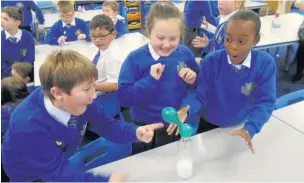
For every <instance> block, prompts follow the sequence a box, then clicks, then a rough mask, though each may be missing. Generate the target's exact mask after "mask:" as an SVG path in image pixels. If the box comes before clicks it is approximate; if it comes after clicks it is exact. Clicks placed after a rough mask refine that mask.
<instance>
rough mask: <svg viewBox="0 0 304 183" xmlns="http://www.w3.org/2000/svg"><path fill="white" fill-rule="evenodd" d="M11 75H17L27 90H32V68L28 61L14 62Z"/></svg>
mask: <svg viewBox="0 0 304 183" xmlns="http://www.w3.org/2000/svg"><path fill="white" fill-rule="evenodd" d="M12 76H14V77H19V78H20V79H21V80H23V82H24V83H25V84H26V86H27V89H28V92H29V93H32V91H33V90H34V88H35V87H34V82H33V81H34V68H33V65H31V64H28V63H14V64H13V65H12Z"/></svg>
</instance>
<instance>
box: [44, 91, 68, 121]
mask: <svg viewBox="0 0 304 183" xmlns="http://www.w3.org/2000/svg"><path fill="white" fill-rule="evenodd" d="M44 106H45V108H46V110H47V112H48V113H49V114H50V115H51V116H52V117H53V118H55V119H56V120H57V121H58V122H60V123H62V124H63V125H65V126H68V121H69V120H70V118H71V114H70V113H68V112H66V111H64V110H62V109H59V108H57V107H55V106H54V105H53V103H52V102H51V100H50V99H49V98H48V97H44Z"/></svg>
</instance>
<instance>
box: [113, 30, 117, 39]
mask: <svg viewBox="0 0 304 183" xmlns="http://www.w3.org/2000/svg"><path fill="white" fill-rule="evenodd" d="M112 34H113V37H114V39H116V36H117V32H116V31H113V33H112Z"/></svg>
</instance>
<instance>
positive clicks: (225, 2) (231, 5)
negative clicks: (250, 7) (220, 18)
mask: <svg viewBox="0 0 304 183" xmlns="http://www.w3.org/2000/svg"><path fill="white" fill-rule="evenodd" d="M240 4H241V1H231V0H219V1H218V10H219V13H220V15H229V14H230V13H232V12H234V11H236V10H238V9H239V7H240Z"/></svg>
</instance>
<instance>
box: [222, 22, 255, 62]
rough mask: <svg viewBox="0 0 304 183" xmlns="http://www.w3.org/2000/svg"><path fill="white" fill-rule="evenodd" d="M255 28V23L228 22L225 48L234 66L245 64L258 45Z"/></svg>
mask: <svg viewBox="0 0 304 183" xmlns="http://www.w3.org/2000/svg"><path fill="white" fill-rule="evenodd" d="M255 28H256V25H255V23H254V22H253V21H245V20H231V21H229V22H228V25H227V29H226V36H225V48H226V50H227V52H228V55H229V58H230V60H231V62H232V63H233V64H240V63H241V62H243V61H244V60H245V58H246V57H247V55H248V53H249V51H250V50H251V48H252V47H253V46H255V45H256V44H258V42H259V40H258V39H257V38H256V30H255Z"/></svg>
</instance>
